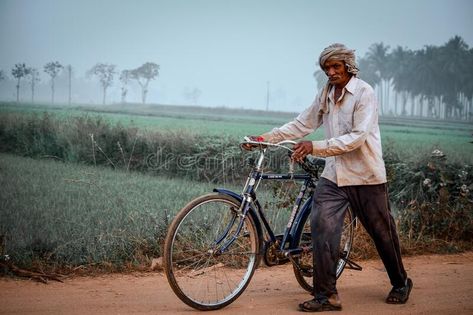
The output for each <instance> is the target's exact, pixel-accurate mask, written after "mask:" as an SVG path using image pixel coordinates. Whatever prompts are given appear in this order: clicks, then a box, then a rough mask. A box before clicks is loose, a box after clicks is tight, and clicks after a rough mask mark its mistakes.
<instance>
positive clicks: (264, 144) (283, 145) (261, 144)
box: [240, 136, 297, 152]
mask: <svg viewBox="0 0 473 315" xmlns="http://www.w3.org/2000/svg"><path fill="white" fill-rule="evenodd" d="M243 140H244V141H243V142H241V143H240V146H243V145H245V144H250V145H252V146H255V147H276V148H284V149H286V150H288V151H289V152H293V151H294V150H292V149H291V148H288V147H287V146H286V145H287V144H292V145H295V144H296V143H297V142H296V141H293V140H283V141H280V142H278V143H271V142H264V141H254V140H251V139H250V138H249V137H247V136H246V137H244V138H243Z"/></svg>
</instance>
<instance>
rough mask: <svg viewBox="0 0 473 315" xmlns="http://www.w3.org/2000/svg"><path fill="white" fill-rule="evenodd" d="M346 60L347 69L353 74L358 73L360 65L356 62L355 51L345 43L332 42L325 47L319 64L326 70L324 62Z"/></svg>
mask: <svg viewBox="0 0 473 315" xmlns="http://www.w3.org/2000/svg"><path fill="white" fill-rule="evenodd" d="M329 59H330V60H340V61H344V62H345V64H346V65H347V71H348V72H349V73H351V74H353V75H355V76H356V75H357V73H358V67H357V66H356V62H355V51H354V50H352V49H348V48H347V47H346V46H345V45H343V44H332V45H330V46H328V47H327V48H325V49H324V50H323V51H322V53H321V54H320V57H319V65H320V68H321V69H322V70H324V64H325V62H326V61H327V60H329Z"/></svg>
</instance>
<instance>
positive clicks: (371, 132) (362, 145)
mask: <svg viewBox="0 0 473 315" xmlns="http://www.w3.org/2000/svg"><path fill="white" fill-rule="evenodd" d="M322 91H323V90H322ZM322 91H321V92H320V93H319V94H318V95H317V96H316V98H315V100H314V102H313V103H312V105H311V106H310V107H308V108H307V109H306V110H304V111H303V112H302V113H301V114H299V116H298V117H297V118H295V119H294V120H293V121H291V122H289V123H287V124H285V125H283V126H282V127H280V128H274V129H273V130H272V131H270V132H268V133H266V134H264V135H263V137H264V138H265V140H266V141H270V142H278V141H281V140H284V139H297V138H303V137H304V136H306V135H308V134H310V133H312V132H313V131H314V130H316V129H317V128H319V127H320V126H322V125H323V126H324V131H325V140H321V141H313V142H312V147H313V152H312V154H313V155H315V156H321V157H326V165H325V169H324V171H323V172H322V175H321V176H322V177H324V178H326V179H328V180H330V181H332V182H334V183H336V184H337V185H338V186H352V185H375V184H381V183H385V182H386V169H385V166H384V160H383V157H382V148H381V135H380V131H379V125H378V103H377V100H376V97H375V93H374V91H373V88H372V87H371V86H370V85H369V84H367V83H366V82H364V81H363V80H361V79H359V78H357V77H355V76H353V77H352V78H351V79H350V81H349V82H348V83H347V85H346V86H345V87H344V88H343V89H342V93H341V96H340V97H339V99H338V100H334V92H335V88H334V87H333V86H332V87H331V89H329V90H328V91H327V92H328V93H323V92H322ZM323 95H328V97H327V98H326V100H324V97H323Z"/></svg>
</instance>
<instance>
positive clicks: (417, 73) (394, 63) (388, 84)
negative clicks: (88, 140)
mask: <svg viewBox="0 0 473 315" xmlns="http://www.w3.org/2000/svg"><path fill="white" fill-rule="evenodd" d="M358 66H359V68H360V73H359V76H360V77H361V78H362V79H364V80H365V81H367V82H368V83H370V84H371V85H372V86H373V87H374V88H375V90H376V91H377V94H378V99H379V103H380V114H381V115H393V116H399V115H403V116H418V117H431V118H437V119H462V120H471V119H472V116H473V113H472V111H473V105H472V103H473V48H469V47H468V45H467V44H466V43H465V42H464V41H463V39H462V38H461V37H459V36H455V37H453V38H452V39H450V40H449V41H448V42H447V43H445V44H444V45H443V46H440V47H437V46H425V47H424V48H422V49H420V50H411V49H407V48H403V47H400V46H398V47H396V48H394V49H392V50H391V49H390V47H389V46H387V45H384V44H383V43H375V44H373V45H371V46H370V48H369V50H368V52H367V53H366V55H365V56H364V57H362V58H358ZM314 76H315V79H316V80H317V82H318V85H319V87H321V86H322V85H323V84H325V82H326V76H325V74H324V73H323V71H321V70H317V71H316V72H315V73H314Z"/></svg>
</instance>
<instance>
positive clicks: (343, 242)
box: [293, 207, 356, 293]
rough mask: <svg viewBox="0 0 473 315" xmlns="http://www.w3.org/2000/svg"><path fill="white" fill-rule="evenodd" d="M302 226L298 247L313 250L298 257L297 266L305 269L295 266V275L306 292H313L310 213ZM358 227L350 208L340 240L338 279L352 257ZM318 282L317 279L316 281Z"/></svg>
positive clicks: (302, 222) (296, 259) (344, 220)
mask: <svg viewBox="0 0 473 315" xmlns="http://www.w3.org/2000/svg"><path fill="white" fill-rule="evenodd" d="M300 224H302V226H303V228H302V229H301V231H300V232H299V233H298V235H296V236H295V237H296V239H297V240H298V242H297V246H299V247H304V246H307V247H310V248H311V250H309V251H303V253H302V254H301V256H300V257H296V258H295V261H296V263H297V264H300V265H302V266H303V267H304V268H302V269H303V270H300V269H299V268H297V266H296V265H293V269H294V275H295V277H296V280H297V282H298V283H299V285H300V286H301V287H302V288H303V289H304V290H306V291H308V292H310V293H312V292H313V284H314V279H313V268H314V266H313V251H312V237H311V234H310V213H309V215H307V216H306V218H305V219H303V220H302V221H301V222H300ZM355 227H356V218H355V216H354V215H353V210H352V209H351V208H350V207H348V208H347V210H346V212H345V217H344V219H343V229H342V236H341V239H340V259H339V260H338V262H337V271H336V275H337V279H338V278H339V277H340V276H341V274H342V272H343V270H344V269H345V266H346V263H347V261H346V260H347V259H348V257H349V256H350V252H351V248H352V245H353V237H354V233H355ZM315 281H317V279H315Z"/></svg>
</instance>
